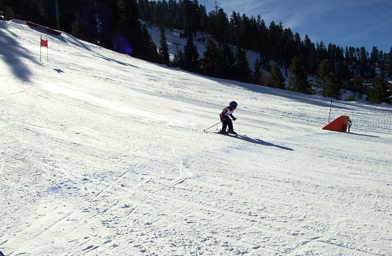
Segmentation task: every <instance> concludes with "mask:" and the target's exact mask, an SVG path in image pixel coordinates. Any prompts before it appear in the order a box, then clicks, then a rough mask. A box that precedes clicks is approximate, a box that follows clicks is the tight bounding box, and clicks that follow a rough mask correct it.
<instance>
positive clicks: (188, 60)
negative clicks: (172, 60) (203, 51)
mask: <svg viewBox="0 0 392 256" xmlns="http://www.w3.org/2000/svg"><path fill="white" fill-rule="evenodd" d="M184 69H186V70H188V71H191V72H199V71H200V61H199V53H198V52H197V48H196V45H195V43H194V42H193V36H192V34H191V33H190V34H189V35H188V38H187V41H186V45H185V47H184Z"/></svg>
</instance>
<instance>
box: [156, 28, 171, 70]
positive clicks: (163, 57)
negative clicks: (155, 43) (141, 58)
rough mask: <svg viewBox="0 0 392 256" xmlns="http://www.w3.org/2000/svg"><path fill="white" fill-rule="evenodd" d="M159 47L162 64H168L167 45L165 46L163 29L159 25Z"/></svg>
mask: <svg viewBox="0 0 392 256" xmlns="http://www.w3.org/2000/svg"><path fill="white" fill-rule="evenodd" d="M159 43H160V47H159V57H160V59H161V61H162V63H163V64H165V65H167V66H170V57H169V47H168V46H167V41H166V35H165V29H164V28H163V27H161V38H160V41H159Z"/></svg>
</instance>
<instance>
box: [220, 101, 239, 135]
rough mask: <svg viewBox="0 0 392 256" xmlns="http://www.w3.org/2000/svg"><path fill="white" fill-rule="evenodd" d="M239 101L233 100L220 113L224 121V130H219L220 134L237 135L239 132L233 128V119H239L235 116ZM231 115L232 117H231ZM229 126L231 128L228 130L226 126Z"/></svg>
mask: <svg viewBox="0 0 392 256" xmlns="http://www.w3.org/2000/svg"><path fill="white" fill-rule="evenodd" d="M237 105H238V104H237V102H235V101H232V102H230V104H229V106H227V107H225V108H224V109H223V110H222V112H221V113H220V114H219V117H220V120H221V122H222V130H220V131H219V133H220V134H226V135H227V134H229V133H231V134H234V135H237V133H236V132H235V131H234V130H233V122H232V121H231V119H233V120H234V121H235V120H236V119H237V118H235V117H234V116H233V112H234V110H235V109H236V108H237ZM230 117H231V119H230ZM227 126H229V130H228V131H226V127H227Z"/></svg>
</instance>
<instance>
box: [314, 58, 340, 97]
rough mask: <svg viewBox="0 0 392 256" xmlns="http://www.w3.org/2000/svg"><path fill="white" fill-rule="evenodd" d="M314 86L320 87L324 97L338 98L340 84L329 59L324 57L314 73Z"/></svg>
mask: <svg viewBox="0 0 392 256" xmlns="http://www.w3.org/2000/svg"><path fill="white" fill-rule="evenodd" d="M315 79H316V86H317V87H319V88H322V95H323V96H324V97H332V98H335V99H339V98H340V86H339V82H338V80H337V79H336V77H335V74H334V72H333V68H332V65H331V63H330V62H329V60H327V59H324V60H323V61H322V62H321V64H320V66H319V68H318V70H317V73H316V75H315Z"/></svg>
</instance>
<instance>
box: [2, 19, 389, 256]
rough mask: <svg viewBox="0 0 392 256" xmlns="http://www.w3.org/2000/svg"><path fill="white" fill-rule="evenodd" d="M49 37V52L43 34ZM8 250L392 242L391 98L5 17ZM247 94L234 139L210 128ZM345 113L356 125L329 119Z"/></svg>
mask: <svg viewBox="0 0 392 256" xmlns="http://www.w3.org/2000/svg"><path fill="white" fill-rule="evenodd" d="M41 35H43V36H44V37H45V38H48V40H49V49H48V52H49V59H47V58H46V57H47V56H46V53H47V52H46V50H47V49H46V48H42V61H40V59H39V51H40V47H39V40H40V36H41ZM0 56H1V61H0V77H1V85H0V251H2V252H3V253H4V254H5V255H7V256H9V255H13V256H14V255H392V168H391V160H392V156H391V152H392V132H391V117H392V114H391V112H392V108H391V106H388V105H378V106H375V105H367V104H364V103H355V102H353V103H348V102H339V101H335V102H334V104H332V108H330V107H331V104H330V99H326V98H322V97H318V96H308V95H302V94H296V93H293V92H289V91H282V90H275V89H271V88H267V87H262V86H257V85H251V84H244V83H238V82H233V81H228V80H219V79H212V78H209V77H203V76H199V75H195V74H192V73H188V72H185V71H181V70H178V69H174V68H167V67H165V66H161V65H156V64H151V63H148V62H145V61H142V60H138V59H135V58H132V57H129V56H126V55H121V54H117V53H115V52H112V51H109V50H106V49H103V48H100V47H98V46H95V45H92V44H89V43H86V42H83V41H80V40H78V39H76V38H74V37H72V36H71V35H68V34H66V33H63V34H62V35H61V36H51V35H45V34H43V33H41V32H40V31H37V30H34V29H31V28H29V27H28V26H27V25H25V23H24V22H22V21H10V22H7V21H0ZM231 100H236V101H237V102H238V103H239V106H238V109H237V110H236V111H235V112H234V115H235V116H236V117H237V121H236V122H234V127H235V130H236V131H237V132H238V133H239V134H241V135H246V136H240V137H238V138H233V137H227V136H222V135H217V134H215V133H213V131H215V130H216V128H218V127H219V125H217V126H215V127H213V128H211V129H209V130H208V131H207V133H205V132H203V130H204V129H206V128H208V127H210V126H212V125H214V124H216V123H218V122H219V118H218V114H219V112H220V111H221V109H222V108H223V107H225V106H226V105H227V104H228V103H229V101H231ZM330 113H331V119H333V118H336V117H338V116H340V115H349V116H350V118H351V119H352V121H353V127H352V133H351V134H347V133H337V132H331V131H325V130H322V127H323V126H325V125H326V124H327V123H328V118H329V115H330Z"/></svg>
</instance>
